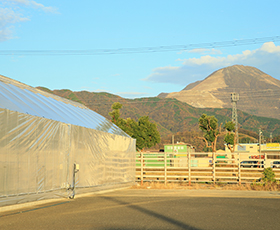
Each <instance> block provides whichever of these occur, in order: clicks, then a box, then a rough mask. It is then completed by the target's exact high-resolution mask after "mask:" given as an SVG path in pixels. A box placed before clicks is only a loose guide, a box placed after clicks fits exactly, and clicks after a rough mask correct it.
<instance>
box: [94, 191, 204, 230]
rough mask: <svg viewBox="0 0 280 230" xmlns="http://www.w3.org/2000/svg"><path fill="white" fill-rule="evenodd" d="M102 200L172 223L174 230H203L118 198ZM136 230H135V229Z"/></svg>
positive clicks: (109, 229)
mask: <svg viewBox="0 0 280 230" xmlns="http://www.w3.org/2000/svg"><path fill="white" fill-rule="evenodd" d="M99 197H100V198H103V199H105V200H108V201H111V202H115V203H117V204H119V205H125V206H127V207H129V208H131V209H133V210H136V211H139V212H142V213H144V214H146V215H150V216H152V217H154V218H157V219H159V220H161V221H164V222H167V223H170V224H172V225H174V229H179V228H181V229H186V230H201V229H199V228H195V227H193V226H191V225H188V224H186V223H184V222H181V221H178V220H175V219H174V218H170V217H168V216H165V215H162V214H159V213H157V212H154V211H151V210H149V209H146V208H143V207H140V206H138V205H135V204H132V203H129V202H125V201H121V200H118V199H116V198H113V197H108V196H99ZM111 229H113V228H106V230H111ZM114 229H115V228H114ZM134 229H135V228H134Z"/></svg>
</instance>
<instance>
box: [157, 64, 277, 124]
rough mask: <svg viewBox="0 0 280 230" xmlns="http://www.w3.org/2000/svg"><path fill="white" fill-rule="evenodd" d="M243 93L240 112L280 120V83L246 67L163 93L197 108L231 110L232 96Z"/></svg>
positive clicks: (222, 71) (218, 71)
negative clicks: (176, 90) (232, 94)
mask: <svg viewBox="0 0 280 230" xmlns="http://www.w3.org/2000/svg"><path fill="white" fill-rule="evenodd" d="M233 92H235V93H238V94H239V101H238V102H237V109H238V110H242V111H244V112H248V113H250V114H253V115H257V116H262V117H271V118H277V119H280V100H279V96H280V81H279V80H277V79H275V78H273V77H271V76H270V75H268V74H266V73H264V72H262V71H261V70H259V69H257V68H255V67H251V66H243V65H234V66H229V67H226V68H222V69H219V70H217V71H215V72H214V73H212V74H211V75H209V76H208V77H207V78H205V79H204V80H202V81H197V82H194V83H191V84H189V85H187V86H186V87H185V88H184V89H183V90H182V91H180V92H173V93H161V94H160V95H158V97H159V98H176V99H177V100H179V101H182V102H186V103H187V104H189V105H192V106H194V107H196V108H231V107H232V105H231V93H233Z"/></svg>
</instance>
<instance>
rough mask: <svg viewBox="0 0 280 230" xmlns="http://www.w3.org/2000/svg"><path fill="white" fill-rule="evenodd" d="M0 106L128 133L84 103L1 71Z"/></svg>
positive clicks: (114, 132) (111, 131)
mask: <svg viewBox="0 0 280 230" xmlns="http://www.w3.org/2000/svg"><path fill="white" fill-rule="evenodd" d="M0 108H3V109H9V110H11V111H17V112H19V113H24V114H29V115H32V116H38V117H42V118H47V119H51V120H55V121H59V122H63V123H66V124H72V125H77V126H82V127H85V128H90V129H95V130H100V131H104V132H108V133H112V134H117V135H122V136H127V137H129V136H128V135H127V134H126V133H125V132H124V131H123V130H121V129H120V128H119V127H117V126H116V125H115V124H113V123H112V122H111V121H109V120H107V119H106V118H105V117H103V116H101V115H100V114H98V113H96V112H94V111H93V110H91V109H89V108H87V107H86V106H84V105H82V104H80V103H78V102H74V101H71V100H68V99H65V98H61V97H59V96H56V95H53V94H50V93H47V92H44V91H41V90H39V89H36V88H33V87H31V86H28V85H25V84H23V83H20V82H18V81H15V80H13V79H10V78H7V77H4V76H2V75H0Z"/></svg>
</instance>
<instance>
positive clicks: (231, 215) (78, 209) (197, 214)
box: [0, 189, 280, 230]
mask: <svg viewBox="0 0 280 230" xmlns="http://www.w3.org/2000/svg"><path fill="white" fill-rule="evenodd" d="M279 214H280V192H254V191H247V192H243V191H219V190H131V189H126V190H119V191H115V192H109V193H104V194H92V195H88V196H83V197H77V198H75V199H74V200H59V201H55V202H51V203H47V204H44V205H42V204H41V205H39V206H33V207H29V208H24V209H21V210H12V211H8V212H7V211H6V212H0V229H1V230H2V229H3V230H4V229H5V230H6V229H7V230H8V229H13V230H16V229H21V230H24V229H48V230H49V229H63V230H66V229H104V230H110V229H124V230H125V229H215V230H217V229H238V230H240V229H246V230H251V229H254V230H255V229H279V226H280V225H279Z"/></svg>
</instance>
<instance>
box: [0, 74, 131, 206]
mask: <svg viewBox="0 0 280 230" xmlns="http://www.w3.org/2000/svg"><path fill="white" fill-rule="evenodd" d="M0 121H1V125H0V207H1V206H5V205H10V204H16V203H23V202H29V201H36V200H41V199H48V198H57V197H65V198H68V197H70V198H73V197H74V195H75V194H81V193H87V192H92V191H99V190H106V189H115V188H120V187H125V186H130V185H132V184H133V183H134V179H135V152H136V147H135V144H136V141H135V139H132V138H131V137H130V136H128V135H127V134H126V133H125V132H123V131H122V130H121V129H119V128H118V127H117V126H115V125H114V124H113V123H112V122H110V121H109V120H107V119H106V118H104V117H103V116H101V115H99V114H97V113H95V112H94V111H92V110H90V109H88V108H87V107H86V106H84V105H82V104H80V103H76V102H73V101H70V100H67V99H64V98H61V97H58V96H56V95H53V94H50V93H47V92H44V91H41V90H39V89H36V88H33V87H31V86H28V85H25V84H22V83H20V82H18V81H15V80H12V79H9V78H7V77H4V76H1V75H0Z"/></svg>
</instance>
